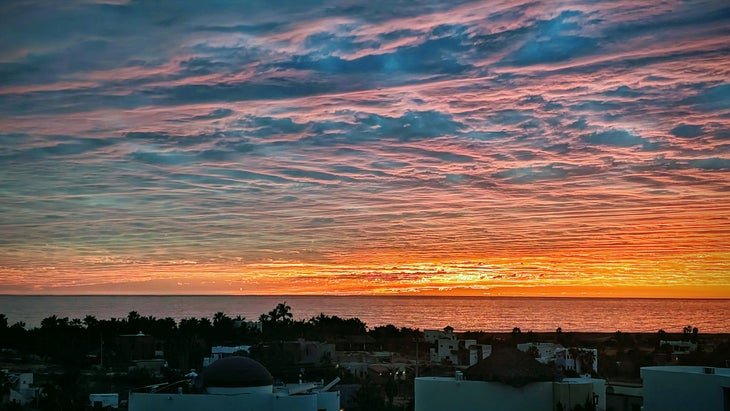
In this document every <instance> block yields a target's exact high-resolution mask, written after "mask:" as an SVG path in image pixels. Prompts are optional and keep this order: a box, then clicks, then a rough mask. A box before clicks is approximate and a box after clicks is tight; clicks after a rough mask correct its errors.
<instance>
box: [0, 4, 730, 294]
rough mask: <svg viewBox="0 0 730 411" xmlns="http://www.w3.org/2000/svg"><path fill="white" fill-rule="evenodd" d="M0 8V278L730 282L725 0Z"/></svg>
mask: <svg viewBox="0 0 730 411" xmlns="http://www.w3.org/2000/svg"><path fill="white" fill-rule="evenodd" d="M274 4H275V5H274ZM0 11H1V14H0V15H1V16H2V17H0V19H1V23H2V24H0V36H1V37H0V38H2V39H3V41H2V42H1V43H0V170H2V171H0V293H6V294H13V293H18V294H44V293H51V294H87V293H89V294H100V293H101V294H419V295H494V296H595V297H690V298H730V4H728V2H727V1H721V0H716V1H696V2H682V1H668V2H662V3H661V4H657V2H653V1H645V2H642V1H628V0H623V1H619V2H597V3H595V4H594V2H581V1H561V2H555V1H548V2H543V3H539V2H519V1H486V2H485V1H455V2H442V1H426V2H405V3H401V2H375V3H372V2H368V3H365V2H358V1H350V2H342V1H328V0H322V1H312V2H302V1H292V2H265V1H263V2H259V1H246V2H242V3H239V4H236V3H231V2H224V1H221V2H218V1H206V2H192V1H187V2H186V1H181V2H170V3H165V4H164V5H161V4H156V3H155V2H150V3H147V2H142V3H138V2H131V1H130V2H127V1H121V0H120V1H103V0H99V1H91V0H88V1H69V2H60V3H47V4H43V5H37V4H35V3H32V2H25V1H10V2H6V3H3V4H2V5H0Z"/></svg>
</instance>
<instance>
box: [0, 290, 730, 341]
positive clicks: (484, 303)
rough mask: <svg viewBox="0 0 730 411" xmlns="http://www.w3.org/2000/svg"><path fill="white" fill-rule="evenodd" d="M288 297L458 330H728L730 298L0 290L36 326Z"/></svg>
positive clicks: (258, 305) (252, 315)
mask: <svg viewBox="0 0 730 411" xmlns="http://www.w3.org/2000/svg"><path fill="white" fill-rule="evenodd" d="M283 301H286V303H287V304H288V305H290V306H291V307H292V313H293V314H294V318H295V319H309V318H311V317H314V316H316V315H318V314H319V313H325V314H327V315H337V316H340V317H358V318H360V319H361V320H363V321H364V322H365V323H366V324H367V325H368V326H369V327H371V328H372V327H375V326H378V325H385V324H394V325H396V326H398V327H401V326H404V327H412V328H420V329H425V328H443V327H445V326H446V325H451V326H452V327H454V328H455V329H456V330H457V331H466V330H483V331H511V330H512V328H514V327H520V328H521V329H522V331H528V330H532V331H536V332H539V331H554V330H555V329H556V328H557V327H562V329H563V330H564V331H603V332H613V331H616V330H621V331H624V332H629V331H630V332H656V331H657V330H659V329H664V330H666V331H676V332H679V331H681V329H682V328H683V327H684V326H686V325H688V324H689V325H692V326H693V327H698V328H699V330H700V332H708V333H709V332H717V333H727V332H730V300H666V299H588V298H495V297H380V296H367V297H343V296H337V297H335V296H287V297H282V296H0V313H3V314H5V315H6V316H7V317H8V320H9V322H10V323H11V324H13V323H15V322H16V321H24V322H25V323H26V324H27V326H29V327H35V326H39V325H40V322H41V320H42V319H43V318H45V317H48V316H51V315H53V314H56V315H58V316H60V317H69V318H83V317H85V316H86V315H87V314H92V315H95V316H96V317H97V318H99V319H109V318H112V317H126V316H127V314H128V313H129V312H130V311H137V312H139V313H140V314H141V315H144V316H148V315H152V316H155V317H172V318H175V319H176V320H179V319H181V318H185V317H208V318H212V317H213V314H215V313H216V312H218V311H223V312H225V313H226V314H228V315H229V316H231V317H235V316H237V315H241V316H243V317H245V318H247V319H257V318H258V317H259V315H261V314H262V313H266V312H268V311H270V310H271V309H272V308H274V307H275V306H276V305H277V304H278V303H280V302H283Z"/></svg>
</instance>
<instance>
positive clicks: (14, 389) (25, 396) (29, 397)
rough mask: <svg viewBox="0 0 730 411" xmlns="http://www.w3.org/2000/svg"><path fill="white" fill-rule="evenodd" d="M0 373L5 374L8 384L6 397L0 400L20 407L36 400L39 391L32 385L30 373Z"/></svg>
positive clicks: (5, 371) (4, 371) (31, 374)
mask: <svg viewBox="0 0 730 411" xmlns="http://www.w3.org/2000/svg"><path fill="white" fill-rule="evenodd" d="M0 373H1V374H5V376H6V378H7V381H8V383H9V384H8V385H9V387H8V388H9V392H8V393H7V396H6V397H3V398H0V400H3V401H6V402H9V403H15V404H20V405H30V404H32V403H33V402H34V401H35V400H36V398H37V397H38V392H39V389H38V387H35V386H34V385H33V373H32V372H9V371H7V370H2V371H0Z"/></svg>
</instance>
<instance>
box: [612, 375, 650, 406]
mask: <svg viewBox="0 0 730 411" xmlns="http://www.w3.org/2000/svg"><path fill="white" fill-rule="evenodd" d="M643 403H644V388H643V387H642V385H641V384H632V383H626V382H622V383H611V384H607V385H606V409H607V410H611V411H641V406H642V404H643Z"/></svg>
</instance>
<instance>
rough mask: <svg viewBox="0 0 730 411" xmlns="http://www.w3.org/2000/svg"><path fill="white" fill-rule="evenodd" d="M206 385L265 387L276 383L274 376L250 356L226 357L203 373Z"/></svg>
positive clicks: (202, 376)
mask: <svg viewBox="0 0 730 411" xmlns="http://www.w3.org/2000/svg"><path fill="white" fill-rule="evenodd" d="M200 376H201V378H202V380H203V385H204V386H206V387H263V386H266V385H273V384H274V377H272V376H271V373H269V370H267V369H266V367H264V366H263V365H261V363H259V362H258V361H256V360H253V359H251V358H248V357H226V358H221V359H220V360H218V361H216V362H214V363H213V364H211V365H209V366H208V367H207V368H205V369H204V370H203V372H202V373H201V375H200Z"/></svg>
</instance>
